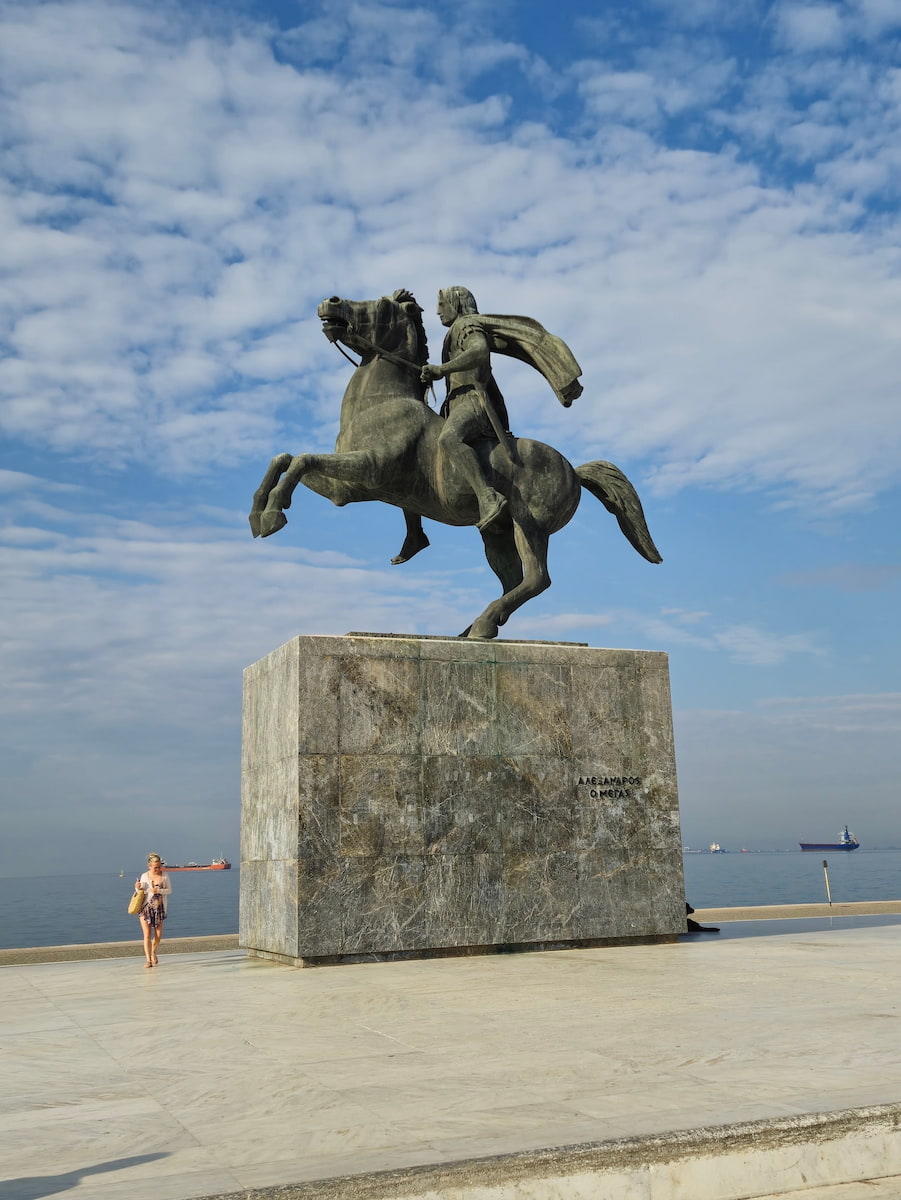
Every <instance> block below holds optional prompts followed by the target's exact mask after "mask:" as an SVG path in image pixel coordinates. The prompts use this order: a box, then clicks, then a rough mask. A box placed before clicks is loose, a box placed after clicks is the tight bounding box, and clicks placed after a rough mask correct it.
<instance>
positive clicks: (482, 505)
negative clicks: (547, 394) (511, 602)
mask: <svg viewBox="0 0 901 1200" xmlns="http://www.w3.org/2000/svg"><path fill="white" fill-rule="evenodd" d="M437 311H438V319H439V320H440V321H441V324H442V325H444V326H445V327H446V329H447V334H446V336H445V338H444V346H443V348H442V351H441V365H440V366H439V365H436V364H434V363H426V365H425V366H424V367H423V368H422V373H421V379H422V382H423V383H432V382H433V381H434V380H436V379H445V380H446V381H447V395H446V398H445V400H444V403H443V404H442V406H441V416H442V417H443V418H444V426H443V428H442V430H441V433H440V434H439V436H438V450H439V454H440V456H441V458H443V459H444V460H445V461H448V460H450V461H452V462H453V463H455V464H456V466H457V468H458V470H460V472H461V473H462V474H463V476H464V477H465V478H466V480H467V481H468V483H469V485H470V486H471V487H472V490H473V492H474V493H475V496H476V499H477V501H478V505H479V520H478V523H477V524H478V528H479V529H480V530H485V529H488V528H489V527H490V526H491V525H493V524H494V522H495V521H497V520H498V518H499V517H501V516H502V515H503V513H504V511H505V510H506V508H507V500H506V498H505V497H504V496H502V495H501V494H500V493H499V492H497V491H496V490H495V489H494V488H493V487H492V486H491V485H490V484H489V482H488V481H487V480H486V478H485V475H484V473H483V469H482V465H481V463H480V462H479V458H478V455H477V454H476V452H475V450H474V449H473V446H472V443H473V442H475V441H477V440H478V439H480V438H492V439H494V440H496V441H498V442H499V443H501V444H502V445H504V446H505V447H506V448H507V451H508V453H509V454H510V455H511V457H512V456H513V454H514V451H512V449H511V446H512V437H511V434H510V424H509V419H508V416H507V408H506V405H505V403H504V397H503V396H502V395H501V391H500V388H499V387H498V386H497V383H496V381H495V378H494V375H493V374H492V371H491V351H492V350H494V351H496V352H497V353H500V354H506V355H510V356H511V357H514V358H519V359H521V360H522V361H524V362H527V363H529V365H530V366H533V367H535V369H536V370H537V371H539V372H540V373H541V374H542V375H543V376H544V377H545V379H547V381H548V383H550V385H551V387H552V388H553V389H554V392H555V393H556V395H557V398H558V399H559V400H560V403H561V404H563V405H564V407H567V408H568V407H569V405H570V404H572V402H573V400H574V399H575V398H576V397H577V396H579V395H580V394H581V392H582V386H581V384H580V383H579V382H578V377H579V375H580V374H581V370H580V368H579V364H578V363H577V362H576V360H575V359H574V358H573V356H572V354H571V353H570V350H569V347H568V346H567V345H566V344H565V343H564V342H562V341H561V340H560V339H559V338H557V337H554V336H553V335H552V334H549V333H548V332H547V330H545V329H544V328H543V327H542V326H541V325H539V324H538V322H537V321H533V320H532V319H531V318H529V317H516V316H495V315H487V314H481V313H479V310H478V307H477V305H476V301H475V297H474V296H473V294H472V292H471V291H469V289H468V288H465V287H460V286H455V287H448V288H443V289H442V290H441V291H440V292H439V293H438V310H437ZM439 461H440V460H439ZM404 516H405V518H406V522H407V536H406V538H405V539H404V544H403V546H402V547H401V550H400V553H399V554H398V555H397V556H396V557H395V558H393V559H392V560H391V561H392V563H403V562H407V560H408V559H410V558H412V557H413V555H414V554H417V553H418V552H419V551H420V550H424V549H425V547H426V546H428V544H429V540H428V538H427V537H426V535H425V532H424V531H423V528H422V521H421V519H420V518H419V516H418V515H417V514H415V513H410V512H407V511H406V510H404Z"/></svg>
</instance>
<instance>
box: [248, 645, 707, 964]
mask: <svg viewBox="0 0 901 1200" xmlns="http://www.w3.org/2000/svg"><path fill="white" fill-rule="evenodd" d="M684 927H685V894H684V886H683V878H682V852H681V838H680V832H679V809H678V797H677V790H676V769H675V758H674V753H673V732H672V715H671V706H670V693H669V673H668V666H667V658H666V655H665V654H661V653H655V652H646V651H631V650H598V649H591V648H588V647H585V646H578V645H573V644H566V643H563V644H560V643H546V642H507V641H494V642H473V641H466V640H460V639H443V638H417V637H396V636H377V635H369V634H349V635H348V636H346V637H298V638H295V639H294V640H293V641H291V642H288V643H287V644H286V645H284V646H282V647H280V648H279V649H278V650H275V651H274V652H273V653H272V654H270V655H268V656H267V657H266V658H264V659H261V660H260V661H259V662H257V663H255V664H254V665H253V666H251V667H249V668H248V669H247V671H246V672H245V679H244V741H243V782H242V818H241V909H240V943H241V945H242V946H244V947H246V948H247V949H248V950H249V951H250V952H251V953H254V954H257V955H261V956H264V957H272V958H276V959H279V960H283V961H287V962H291V963H296V964H300V963H302V962H316V961H334V960H337V961H359V960H361V959H363V960H365V959H368V958H384V957H391V956H396V955H408V954H417V953H419V954H423V953H441V952H446V953H474V952H488V951H490V950H498V949H502V948H513V947H516V948H532V947H534V948H539V947H542V948H543V947H549V946H560V945H588V944H604V943H611V942H618V941H622V940H642V941H647V940H667V941H670V940H673V939H674V938H675V936H676V935H677V934H678V933H679V932H681V931H682V930H683V929H684Z"/></svg>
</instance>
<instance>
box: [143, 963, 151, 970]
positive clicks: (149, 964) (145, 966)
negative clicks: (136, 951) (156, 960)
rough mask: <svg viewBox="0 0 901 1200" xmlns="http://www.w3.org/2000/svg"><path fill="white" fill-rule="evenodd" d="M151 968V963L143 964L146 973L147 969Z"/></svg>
mask: <svg viewBox="0 0 901 1200" xmlns="http://www.w3.org/2000/svg"><path fill="white" fill-rule="evenodd" d="M152 966H153V963H152V962H145V963H144V970H145V971H146V970H147V968H148V967H152Z"/></svg>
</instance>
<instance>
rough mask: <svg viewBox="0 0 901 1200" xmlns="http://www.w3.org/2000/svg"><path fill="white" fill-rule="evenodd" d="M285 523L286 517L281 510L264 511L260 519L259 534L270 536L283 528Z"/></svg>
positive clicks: (286, 521) (286, 522)
mask: <svg viewBox="0 0 901 1200" xmlns="http://www.w3.org/2000/svg"><path fill="white" fill-rule="evenodd" d="M287 524H288V518H287V517H286V516H285V514H284V513H283V512H270V513H267V512H264V513H263V516H262V518H261V520H260V534H261V536H262V537H270V536H271V535H272V534H273V533H278V531H279V530H280V529H284V528H285V526H286V525H287Z"/></svg>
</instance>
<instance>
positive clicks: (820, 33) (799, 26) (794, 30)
mask: <svg viewBox="0 0 901 1200" xmlns="http://www.w3.org/2000/svg"><path fill="white" fill-rule="evenodd" d="M776 20H777V24H778V28H779V36H780V38H781V40H782V42H783V44H784V45H786V46H787V47H788V48H789V49H791V50H794V51H798V52H800V53H809V52H815V51H819V50H831V49H835V48H837V47H839V46H840V45H841V44H842V41H843V40H844V36H845V32H844V22H843V20H842V11H841V8H840V7H839V5H837V4H795V3H788V4H782V5H777V6H776Z"/></svg>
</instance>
